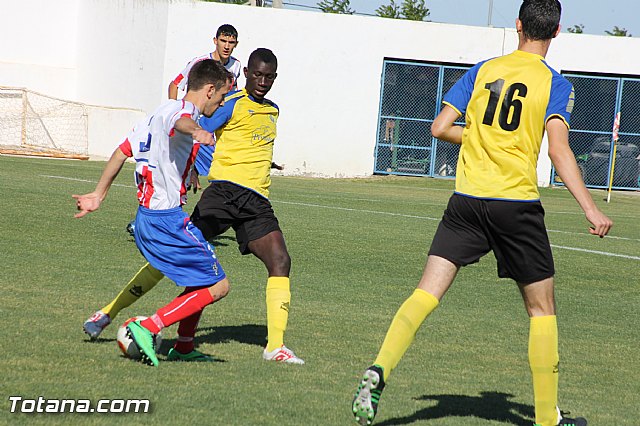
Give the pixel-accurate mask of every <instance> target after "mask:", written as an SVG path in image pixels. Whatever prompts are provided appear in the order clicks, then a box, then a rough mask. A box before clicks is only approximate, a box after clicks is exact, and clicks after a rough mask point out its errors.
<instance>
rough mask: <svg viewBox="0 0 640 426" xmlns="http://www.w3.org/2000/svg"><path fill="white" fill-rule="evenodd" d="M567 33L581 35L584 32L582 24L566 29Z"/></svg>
mask: <svg viewBox="0 0 640 426" xmlns="http://www.w3.org/2000/svg"><path fill="white" fill-rule="evenodd" d="M567 31H568V32H570V33H573V34H582V33H583V32H584V25H582V24H577V25H574V26H573V27H569V28H567Z"/></svg>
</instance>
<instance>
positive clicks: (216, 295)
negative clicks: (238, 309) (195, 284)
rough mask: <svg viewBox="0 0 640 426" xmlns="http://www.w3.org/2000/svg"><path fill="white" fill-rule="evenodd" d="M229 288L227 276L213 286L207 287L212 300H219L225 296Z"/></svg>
mask: <svg viewBox="0 0 640 426" xmlns="http://www.w3.org/2000/svg"><path fill="white" fill-rule="evenodd" d="M230 289H231V284H229V280H228V279H227V278H225V279H223V280H222V281H218V282H217V283H215V284H214V285H213V286H211V287H209V291H210V292H211V296H213V300H220V299H222V298H223V297H226V295H227V294H229V290H230Z"/></svg>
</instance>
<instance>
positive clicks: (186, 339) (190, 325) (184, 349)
mask: <svg viewBox="0 0 640 426" xmlns="http://www.w3.org/2000/svg"><path fill="white" fill-rule="evenodd" d="M201 315H202V311H198V312H196V313H195V314H193V315H191V316H189V317H186V318H185V319H183V320H182V321H180V325H179V326H178V340H177V341H176V344H175V345H173V348H174V349H175V350H177V351H178V352H180V353H181V354H188V353H189V352H191V351H192V350H194V349H195V346H194V344H193V337H194V336H195V335H196V328H198V322H199V321H200V316H201Z"/></svg>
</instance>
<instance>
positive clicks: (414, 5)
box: [402, 0, 429, 21]
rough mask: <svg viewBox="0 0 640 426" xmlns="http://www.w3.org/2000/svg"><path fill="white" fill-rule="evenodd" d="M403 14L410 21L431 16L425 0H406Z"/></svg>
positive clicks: (403, 4) (421, 19)
mask: <svg viewBox="0 0 640 426" xmlns="http://www.w3.org/2000/svg"><path fill="white" fill-rule="evenodd" d="M402 16H403V17H404V19H408V20H410V21H424V20H425V18H426V17H427V16H429V9H428V8H427V7H425V5H424V0H404V1H403V2H402Z"/></svg>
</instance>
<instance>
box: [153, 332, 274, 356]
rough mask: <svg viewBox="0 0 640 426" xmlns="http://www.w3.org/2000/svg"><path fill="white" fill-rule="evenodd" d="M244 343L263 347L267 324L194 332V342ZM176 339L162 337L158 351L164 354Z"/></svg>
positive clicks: (265, 342)
mask: <svg viewBox="0 0 640 426" xmlns="http://www.w3.org/2000/svg"><path fill="white" fill-rule="evenodd" d="M232 341H233V342H238V343H245V344H247V345H256V346H260V347H263V346H265V345H266V344H267V326H265V325H257V324H243V325H229V326H219V327H204V328H199V329H198V332H197V333H196V338H195V343H196V346H198V344H199V343H211V344H213V345H215V344H216V343H228V342H232ZM175 342H176V339H163V340H162V348H161V350H160V351H159V353H161V354H163V355H166V354H167V352H168V351H169V348H171V347H173V345H174V344H175Z"/></svg>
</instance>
